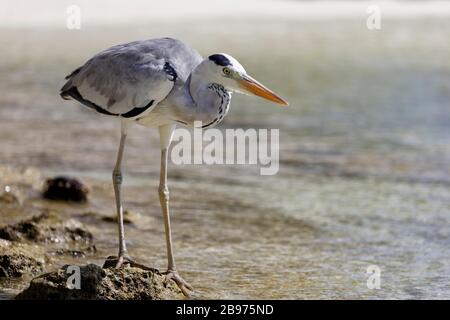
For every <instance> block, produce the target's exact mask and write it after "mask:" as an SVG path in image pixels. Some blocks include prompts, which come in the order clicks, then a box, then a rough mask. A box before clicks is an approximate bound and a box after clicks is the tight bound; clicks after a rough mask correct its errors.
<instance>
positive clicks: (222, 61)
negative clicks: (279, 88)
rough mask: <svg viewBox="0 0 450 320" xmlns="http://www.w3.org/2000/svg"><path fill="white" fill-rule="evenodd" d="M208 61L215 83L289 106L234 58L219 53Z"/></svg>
mask: <svg viewBox="0 0 450 320" xmlns="http://www.w3.org/2000/svg"><path fill="white" fill-rule="evenodd" d="M207 61H208V69H209V71H210V73H211V75H212V76H213V77H214V82H216V83H219V84H221V85H223V86H224V87H225V88H226V89H228V90H231V91H235V92H240V93H244V94H252V95H255V96H259V97H262V98H264V99H266V100H270V101H272V102H275V103H278V104H280V105H283V106H287V105H288V102H287V101H286V100H284V99H283V98H281V97H280V96H278V95H277V94H276V93H275V92H273V91H272V90H270V89H269V88H267V87H266V86H264V85H263V84H261V83H260V82H258V81H257V80H255V79H254V78H252V77H251V76H249V75H248V74H247V72H246V71H245V69H244V67H243V66H242V65H241V64H240V63H239V62H238V61H237V60H236V59H234V58H233V57H232V56H230V55H228V54H226V53H218V54H213V55H211V56H209V57H208V59H207Z"/></svg>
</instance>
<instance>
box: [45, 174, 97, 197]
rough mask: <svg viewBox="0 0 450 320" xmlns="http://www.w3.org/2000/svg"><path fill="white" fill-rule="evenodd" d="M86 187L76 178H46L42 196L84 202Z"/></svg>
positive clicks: (86, 192)
mask: <svg viewBox="0 0 450 320" xmlns="http://www.w3.org/2000/svg"><path fill="white" fill-rule="evenodd" d="M87 194H88V189H87V188H86V187H85V186H84V185H83V184H82V183H81V182H80V181H79V180H77V179H75V178H71V177H64V176H60V177H55V178H52V179H47V181H46V183H45V187H44V192H43V195H42V196H43V197H44V198H45V199H49V200H62V201H72V202H81V203H83V202H86V201H87Z"/></svg>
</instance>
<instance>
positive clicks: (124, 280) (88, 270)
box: [15, 264, 183, 300]
mask: <svg viewBox="0 0 450 320" xmlns="http://www.w3.org/2000/svg"><path fill="white" fill-rule="evenodd" d="M164 280H165V276H164V275H163V274H161V273H160V272H159V271H158V270H154V269H145V270H144V269H140V268H135V267H131V266H130V265H128V264H124V265H123V267H122V268H120V269H115V268H102V267H100V266H97V265H95V264H89V265H85V266H69V265H65V266H64V267H62V268H61V269H59V270H57V271H55V272H51V273H46V274H43V275H41V276H39V277H37V278H34V279H33V280H31V283H30V286H29V287H28V288H27V289H25V290H24V291H22V292H21V293H20V294H19V295H17V296H16V298H15V299H16V300H33V299H39V300H166V299H180V298H183V294H182V292H181V291H180V289H179V288H178V287H177V285H176V284H175V283H174V282H173V281H169V282H168V283H167V284H165V283H164Z"/></svg>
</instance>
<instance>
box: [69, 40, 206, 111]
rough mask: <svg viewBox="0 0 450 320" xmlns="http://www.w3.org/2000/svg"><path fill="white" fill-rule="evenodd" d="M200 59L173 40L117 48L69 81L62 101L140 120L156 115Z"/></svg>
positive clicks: (91, 60)
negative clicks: (150, 113) (154, 111)
mask: <svg viewBox="0 0 450 320" xmlns="http://www.w3.org/2000/svg"><path fill="white" fill-rule="evenodd" d="M199 57H200V56H199V55H198V53H197V52H196V51H194V50H193V49H191V48H189V47H188V46H186V45H185V44H183V43H182V42H181V41H178V40H174V39H169V38H164V39H153V40H145V41H136V42H132V43H127V44H124V45H118V46H114V47H112V48H110V49H107V50H105V51H103V52H100V53H99V54H97V55H95V56H94V57H93V58H92V59H90V60H89V61H88V62H87V63H86V64H85V65H84V66H82V67H80V68H78V69H77V70H75V71H74V72H73V73H72V74H71V75H69V76H68V79H69V80H68V81H67V83H66V84H65V85H64V87H63V88H62V89H61V96H62V97H63V98H69V97H71V98H74V99H76V100H78V101H80V102H81V103H83V104H85V105H87V106H89V107H91V108H95V109H96V110H97V111H98V112H101V113H105V114H109V115H121V116H123V117H127V118H131V117H135V116H138V115H140V114H142V113H143V112H145V111H147V110H151V109H153V108H154V107H155V106H156V105H157V104H158V103H159V102H160V101H162V100H163V99H164V98H165V97H166V96H167V95H168V94H169V93H170V91H171V90H172V88H173V87H174V85H175V83H176V82H177V81H183V82H184V81H185V79H186V78H187V76H188V75H189V73H190V72H191V71H192V69H193V68H194V67H195V66H196V65H197V64H198V63H199V61H201V58H199ZM199 59H200V60H199Z"/></svg>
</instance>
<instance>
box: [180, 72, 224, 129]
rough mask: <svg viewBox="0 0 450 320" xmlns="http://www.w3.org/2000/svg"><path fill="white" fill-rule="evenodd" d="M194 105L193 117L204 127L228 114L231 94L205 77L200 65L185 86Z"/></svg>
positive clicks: (211, 124)
mask: <svg viewBox="0 0 450 320" xmlns="http://www.w3.org/2000/svg"><path fill="white" fill-rule="evenodd" d="M185 85H186V86H187V88H186V89H188V90H189V93H190V95H191V96H192V99H193V101H194V104H195V112H194V114H193V117H194V118H195V120H196V121H202V125H203V126H204V127H209V126H213V125H215V124H217V123H219V122H220V121H222V119H223V118H224V117H225V115H226V114H227V112H228V109H229V105H230V99H231V94H230V92H228V91H227V90H226V89H225V88H224V87H223V86H222V85H220V84H217V83H215V82H214V79H210V78H209V77H207V76H205V72H204V70H203V68H202V65H201V64H200V65H199V66H198V67H197V68H196V69H195V70H194V71H193V72H192V73H191V75H190V78H189V79H188V81H187V82H186V84H185Z"/></svg>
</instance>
